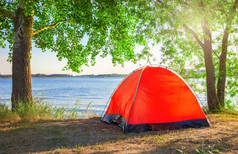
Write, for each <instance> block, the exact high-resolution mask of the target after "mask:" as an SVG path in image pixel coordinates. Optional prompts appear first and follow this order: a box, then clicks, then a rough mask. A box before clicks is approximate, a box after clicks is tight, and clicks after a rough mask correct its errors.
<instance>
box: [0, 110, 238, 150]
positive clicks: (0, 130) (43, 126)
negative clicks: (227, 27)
mask: <svg viewBox="0 0 238 154" xmlns="http://www.w3.org/2000/svg"><path fill="white" fill-rule="evenodd" d="M208 116H209V120H210V122H211V124H212V126H211V127H205V128H201V129H191V128H190V129H179V130H173V131H171V130H170V131H168V130H167V131H152V132H142V133H128V134H124V133H123V131H122V130H121V129H120V128H119V127H117V126H115V125H109V124H106V123H103V122H101V121H100V118H99V117H95V118H91V119H77V120H75V119H73V120H57V121H56V120H52V121H49V120H47V121H38V122H34V123H32V122H31V123H30V122H18V123H12V124H11V123H0V153H108V152H109V153H182V152H186V153H196V151H197V152H199V151H200V152H202V151H203V152H209V151H210V152H214V151H217V152H218V151H220V152H222V153H238V114H210V115H208Z"/></svg>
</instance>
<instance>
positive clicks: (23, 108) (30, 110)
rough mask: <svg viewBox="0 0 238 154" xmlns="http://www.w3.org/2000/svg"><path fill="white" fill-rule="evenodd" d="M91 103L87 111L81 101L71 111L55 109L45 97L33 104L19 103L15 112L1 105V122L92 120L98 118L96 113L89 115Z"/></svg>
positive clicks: (63, 108) (61, 108)
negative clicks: (91, 118)
mask: <svg viewBox="0 0 238 154" xmlns="http://www.w3.org/2000/svg"><path fill="white" fill-rule="evenodd" d="M91 104H92V102H90V103H89V104H88V105H87V107H86V109H85V110H82V109H81V106H80V100H77V102H76V104H75V106H74V107H73V108H71V109H67V108H66V107H53V106H51V105H50V104H48V103H47V101H46V100H45V99H44V98H43V97H35V98H34V100H33V103H24V102H19V103H18V108H17V109H16V110H14V111H12V110H11V108H10V107H8V106H7V105H4V104H1V103H0V122H1V123H4V122H18V121H30V122H34V121H39V120H53V119H58V120H59V119H77V118H83V119H86V118H90V117H94V116H96V114H95V113H89V112H88V109H89V107H90V105H91Z"/></svg>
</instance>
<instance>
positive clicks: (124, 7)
mask: <svg viewBox="0 0 238 154" xmlns="http://www.w3.org/2000/svg"><path fill="white" fill-rule="evenodd" d="M23 3H24V9H25V11H24V13H25V15H32V16H33V18H34V21H33V30H34V31H33V45H35V47H37V48H41V49H42V51H46V50H51V51H52V52H56V53H57V57H58V59H59V60H62V59H63V58H66V59H67V60H68V62H67V66H66V67H65V69H71V70H73V71H76V72H79V71H80V69H79V68H80V67H81V66H83V65H86V66H89V65H90V64H91V65H94V64H95V59H96V57H97V56H99V55H100V56H101V57H106V56H107V55H111V56H112V63H113V64H123V63H124V62H125V61H132V62H134V63H135V62H136V61H137V60H138V59H139V58H145V57H146V55H149V53H148V52H146V51H145V52H141V53H135V51H134V49H135V44H141V45H146V39H147V37H146V36H148V35H152V29H151V27H152V26H153V25H154V24H155V23H154V20H153V18H154V11H153V10H154V5H152V2H150V1H148V2H145V1H143V0H138V1H130V0H120V1H117V0H110V1H108V0H61V1H53V0H37V1H33V0H30V1H26V2H24V1H22V0H16V1H14V2H12V1H11V0H7V1H0V10H1V11H2V10H3V11H2V12H1V13H0V19H1V22H0V47H5V42H4V41H7V42H8V43H9V44H10V45H9V48H10V49H12V46H13V43H14V42H13V38H14V37H13V35H14V25H13V20H12V19H10V18H6V17H5V16H7V15H6V13H5V12H6V11H11V12H12V13H14V12H16V11H17V9H18V7H19V6H21V5H19V4H23ZM4 13H5V14H4ZM9 54H10V56H11V53H9Z"/></svg>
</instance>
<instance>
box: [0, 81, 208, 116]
mask: <svg viewBox="0 0 238 154" xmlns="http://www.w3.org/2000/svg"><path fill="white" fill-rule="evenodd" d="M122 80H123V77H110V78H32V92H33V96H35V97H40V98H41V97H43V98H45V99H46V100H47V102H48V103H49V104H52V105H53V106H57V107H61V106H63V107H66V108H69V109H70V108H72V107H74V106H75V104H76V102H79V104H80V109H82V110H84V109H86V107H87V105H88V104H89V103H90V102H92V104H91V105H90V107H89V111H93V112H96V113H97V114H98V115H101V114H102V112H103V110H104V107H105V106H106V104H107V102H108V100H109V98H110V96H111V94H112V93H113V91H114V90H115V88H116V87H117V86H118V84H119V83H120V82H121V81H122ZM11 91H12V80H11V79H0V102H2V103H5V104H7V105H10V100H11ZM199 100H200V101H201V102H203V103H204V102H206V100H205V96H204V95H199Z"/></svg>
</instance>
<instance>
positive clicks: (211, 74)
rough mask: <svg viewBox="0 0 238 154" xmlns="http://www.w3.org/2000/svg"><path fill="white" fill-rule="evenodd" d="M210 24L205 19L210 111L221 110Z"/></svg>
mask: <svg viewBox="0 0 238 154" xmlns="http://www.w3.org/2000/svg"><path fill="white" fill-rule="evenodd" d="M208 27H209V26H208V22H207V20H206V19H205V20H204V25H203V32H204V44H203V46H202V48H203V52H204V58H205V66H206V80H207V103H208V107H209V110H210V111H213V110H215V109H217V108H219V101H218V98H217V94H216V86H215V85H216V78H215V71H214V65H213V59H212V34H211V32H210V30H209V28H208Z"/></svg>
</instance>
